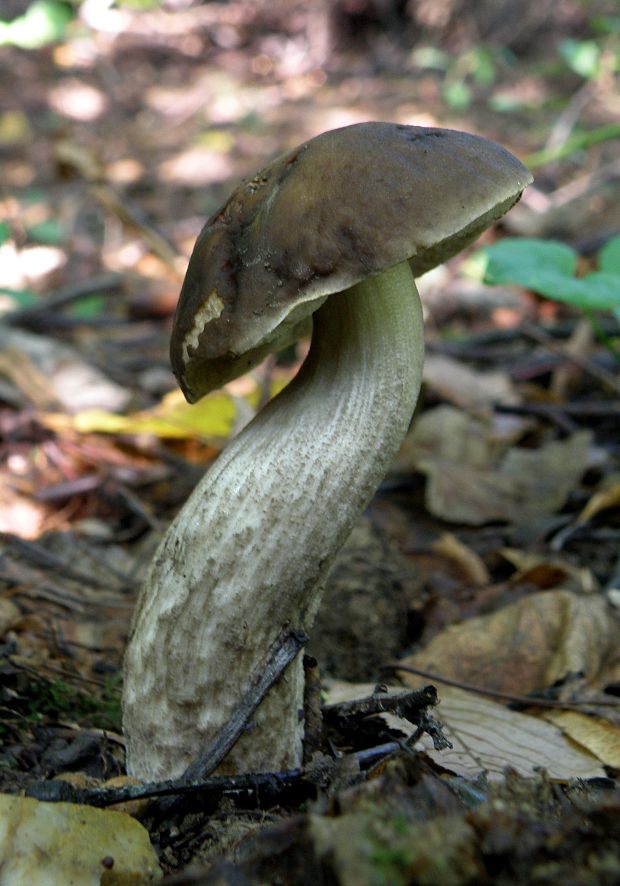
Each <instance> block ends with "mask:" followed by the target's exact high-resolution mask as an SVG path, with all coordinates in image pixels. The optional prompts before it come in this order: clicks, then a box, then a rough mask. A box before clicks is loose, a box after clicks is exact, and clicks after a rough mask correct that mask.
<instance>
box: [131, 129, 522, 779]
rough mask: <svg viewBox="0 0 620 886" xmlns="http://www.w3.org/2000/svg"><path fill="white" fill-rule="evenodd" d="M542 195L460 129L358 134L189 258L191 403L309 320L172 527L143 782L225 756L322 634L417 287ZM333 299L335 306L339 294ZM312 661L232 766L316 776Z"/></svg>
mask: <svg viewBox="0 0 620 886" xmlns="http://www.w3.org/2000/svg"><path fill="white" fill-rule="evenodd" d="M531 180H532V178H531V175H530V173H529V172H528V170H527V169H526V168H525V167H524V166H523V165H522V164H521V163H520V162H519V161H518V160H517V159H516V158H515V157H514V156H512V154H510V153H508V151H506V150H505V149H504V148H502V147H500V146H499V145H497V144H495V143H494V142H491V141H488V140H486V139H484V138H481V137H478V136H474V135H469V134H466V133H462V132H457V131H453V130H446V129H437V128H426V127H416V126H401V125H396V124H390V123H362V124H357V125H354V126H347V127H344V128H342V129H337V130H334V131H331V132H326V133H323V134H322V135H319V136H317V137H316V138H313V139H311V140H310V141H307V142H305V143H304V144H302V145H301V146H300V147H297V148H295V149H294V150H292V151H289V152H288V153H287V154H285V155H284V156H282V157H280V158H278V159H276V160H275V161H274V162H273V163H271V164H270V165H269V166H267V167H266V168H265V169H263V170H262V171H261V172H259V173H258V174H257V175H256V176H254V178H252V179H251V180H250V181H246V182H244V183H242V184H241V185H240V186H239V187H238V188H237V189H236V190H235V191H234V192H233V194H232V196H231V197H230V199H229V200H228V202H227V203H226V204H225V205H224V207H223V208H222V209H220V210H219V212H217V213H216V214H215V215H213V216H212V217H211V219H209V221H208V222H207V224H206V225H205V227H204V228H203V230H202V232H201V233H200V235H199V237H198V240H197V242H196V245H195V247H194V251H193V254H192V256H191V259H190V262H189V267H188V269H187V274H186V277H185V281H184V284H183V288H182V291H181V296H180V299H179V304H178V308H177V313H176V317H175V323H174V328H173V332H172V340H171V360H172V366H173V369H174V372H175V374H176V376H177V379H178V381H179V384H180V386H181V388H182V390H183V392H184V394H185V396H186V398H187V399H188V400H189V401H190V402H194V401H196V400H197V399H199V398H200V397H202V396H203V395H204V394H206V393H207V392H209V391H211V390H213V389H215V388H217V387H219V386H221V385H222V384H224V383H225V382H227V381H229V380H230V379H232V378H234V377H235V376H238V375H240V374H241V373H243V372H246V371H247V370H249V369H251V368H252V367H253V366H255V365H256V364H257V363H258V362H259V361H260V360H262V359H263V357H264V356H265V355H266V354H267V353H269V352H270V351H275V350H278V349H281V348H282V347H284V346H286V345H287V344H288V343H290V342H292V341H294V340H295V339H296V338H297V337H298V336H299V335H301V334H303V332H304V331H305V330H306V329H308V327H309V325H310V322H311V327H312V341H311V347H310V351H309V354H308V356H307V358H306V360H305V362H304V364H303V366H302V368H301V370H300V371H299V373H298V374H297V376H296V377H295V378H294V380H293V381H292V382H291V383H290V384H289V385H288V387H286V388H285V390H284V391H282V393H280V394H279V395H278V396H277V397H275V398H274V399H273V400H272V401H271V402H270V403H268V404H267V406H266V407H265V408H264V409H262V410H261V411H260V412H259V413H258V415H257V416H256V417H255V418H254V419H253V421H252V422H251V423H250V424H249V425H247V426H246V427H245V428H244V429H243V430H242V431H241V432H240V433H239V434H238V436H237V437H235V438H234V439H233V440H232V441H231V442H230V443H229V444H228V446H227V447H226V448H225V450H224V451H223V453H222V454H221V455H220V456H219V457H218V459H217V460H216V461H215V463H214V464H213V465H212V466H211V467H210V469H209V470H208V471H207V473H206V474H205V476H204V477H203V479H202V480H201V481H200V483H199V484H198V485H197V487H196V488H195V490H194V491H193V493H192V495H191V496H190V498H189V500H188V501H187V503H186V504H185V505H184V506H183V508H182V509H181V511H180V513H179V514H178V516H177V517H176V519H175V520H174V522H173V523H172V525H171V526H170V528H169V529H168V531H167V532H166V534H165V537H164V539H163V541H162V543H161V545H160V547H159V549H158V551H157V553H156V555H155V558H154V560H153V563H152V565H151V567H150V570H149V573H148V575H147V578H146V580H145V583H144V587H143V590H142V592H141V595H140V598H139V600H138V604H137V608H136V613H135V616H134V623H133V628H132V636H131V638H130V641H129V646H128V650H127V654H126V661H125V677H124V683H125V686H124V698H123V713H124V729H125V734H126V737H127V755H128V769H129V771H130V772H132V773H133V774H135V775H137V776H139V777H141V778H145V779H153V778H171V777H175V776H178V775H180V774H181V773H182V772H184V770H185V769H186V767H187V766H188V765H189V764H190V763H191V762H192V761H193V760H195V759H196V758H197V757H198V756H199V755H200V753H201V752H202V751H203V750H204V748H205V747H206V746H208V744H209V742H211V741H213V739H214V737H215V736H216V735H217V734H218V733H219V732H220V730H222V729H223V727H224V726H225V725H226V724H227V722H228V720H229V718H230V717H231V716H232V715H233V713H234V712H235V710H237V709H238V707H239V704H240V700H241V699H242V698H243V696H244V693H246V692H247V689H248V686H249V685H250V681H251V679H252V677H253V676H254V675H255V674H256V671H257V669H259V668H261V666H262V663H263V662H264V661H265V658H266V656H267V654H268V651H269V649H270V648H271V647H272V646H273V644H274V643H275V642H276V640H277V637H278V636H279V635H280V634H281V632H282V631H283V630H286V629H287V628H294V629H303V630H306V629H308V628H309V627H310V625H311V624H312V621H313V618H314V615H315V613H316V610H317V608H318V606H319V602H320V597H321V591H322V588H323V585H324V582H325V578H326V574H327V572H328V570H329V567H330V564H331V563H332V561H333V559H334V557H335V555H336V553H337V552H338V549H339V548H340V546H341V545H342V543H343V542H344V540H345V539H346V537H347V535H348V534H349V532H350V531H351V529H352V527H353V525H354V524H355V522H356V520H357V519H358V517H359V515H360V513H361V512H362V510H363V508H364V507H365V505H366V504H367V503H368V501H369V500H370V498H371V496H372V495H373V493H374V492H375V490H376V488H377V486H378V485H379V483H380V481H381V480H382V478H383V477H384V475H385V473H386V471H387V468H388V466H389V464H390V461H391V460H392V458H393V456H394V455H395V453H396V451H397V450H398V448H399V446H400V444H401V442H402V440H403V437H404V435H405V433H406V431H407V428H408V426H409V423H410V421H411V417H412V414H413V411H414V407H415V404H416V399H417V396H418V392H419V389H420V379H421V371H422V361H423V324H422V311H421V308H420V302H419V297H418V294H417V290H416V287H415V283H414V276H416V275H419V274H422V273H424V272H425V271H428V270H429V269H430V268H432V267H434V266H436V265H437V264H439V263H441V262H443V261H445V260H446V259H447V258H449V257H450V256H452V255H454V254H455V253H456V252H458V251H459V250H461V249H462V248H463V247H464V246H466V245H467V244H468V243H470V242H472V241H473V240H474V239H475V238H476V237H477V236H478V235H479V234H480V233H481V232H482V231H483V230H484V229H485V228H487V227H488V226H489V225H491V224H492V223H493V222H494V221H495V220H496V219H498V218H499V217H500V216H501V215H503V214H504V213H505V212H506V211H507V210H508V209H510V207H511V206H513V204H514V203H516V202H517V200H518V199H519V197H520V195H521V192H522V191H523V189H524V188H525V187H526V186H527V185H528V184H529V183H530V181H531ZM331 296H333V297H331ZM300 659H301V656H297V658H296V659H295V661H294V662H293V663H292V664H291V665H290V666H289V668H288V669H287V670H286V672H285V673H284V674H283V676H282V677H281V678H280V679H279V680H278V681H277V682H276V683H275V685H273V686H272V687H271V689H270V690H269V692H268V693H267V695H266V697H265V698H264V700H263V701H262V702H261V704H260V705H259V707H258V708H257V710H256V712H255V715H254V717H253V720H252V723H251V726H250V728H248V729H247V730H246V732H245V733H244V734H243V735H242V736H241V738H240V740H239V741H238V742H237V743H236V744H235V746H234V747H233V749H232V750H231V751H230V753H228V755H227V756H226V758H225V760H224V761H223V763H222V765H221V766H220V767H219V771H220V772H221V773H230V772H242V771H261V770H263V771H264V770H275V769H285V768H289V767H293V766H296V765H299V762H300V759H301V746H302V735H303V722H302V720H303V718H302V716H301V713H300V711H301V707H302V692H303V673H302V667H301V661H300Z"/></svg>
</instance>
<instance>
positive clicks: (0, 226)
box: [0, 221, 11, 246]
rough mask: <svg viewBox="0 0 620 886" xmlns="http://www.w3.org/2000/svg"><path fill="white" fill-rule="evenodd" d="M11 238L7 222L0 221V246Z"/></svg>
mask: <svg viewBox="0 0 620 886" xmlns="http://www.w3.org/2000/svg"><path fill="white" fill-rule="evenodd" d="M10 238H11V228H10V225H9V223H8V222H5V221H0V246H2V244H3V243H6V241H7V240H10Z"/></svg>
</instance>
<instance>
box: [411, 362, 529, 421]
mask: <svg viewBox="0 0 620 886" xmlns="http://www.w3.org/2000/svg"><path fill="white" fill-rule="evenodd" d="M424 381H425V382H426V384H427V385H428V386H429V387H430V388H432V389H433V390H434V391H435V392H436V393H437V394H438V395H439V396H440V398H441V399H442V400H446V401H447V402H449V403H453V404H454V405H455V406H460V407H461V409H466V410H470V411H472V412H476V413H482V414H484V413H488V412H490V411H491V410H492V408H493V407H494V406H495V404H496V403H511V404H515V403H519V402H520V397H519V395H518V393H517V391H516V390H515V387H514V385H513V384H512V382H511V381H510V378H509V377H508V375H507V374H506V373H505V372H480V371H479V370H477V369H472V368H471V367H470V366H467V365H466V364H465V363H461V362H460V361H459V360H455V359H454V358H453V357H446V356H444V355H440V354H427V355H426V358H425V360H424Z"/></svg>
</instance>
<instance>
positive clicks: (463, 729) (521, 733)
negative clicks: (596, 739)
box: [326, 677, 605, 780]
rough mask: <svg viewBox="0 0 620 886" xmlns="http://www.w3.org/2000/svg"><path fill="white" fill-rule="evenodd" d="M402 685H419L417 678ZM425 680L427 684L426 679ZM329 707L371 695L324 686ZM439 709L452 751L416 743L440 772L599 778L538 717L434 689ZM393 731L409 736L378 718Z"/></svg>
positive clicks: (409, 729)
mask: <svg viewBox="0 0 620 886" xmlns="http://www.w3.org/2000/svg"><path fill="white" fill-rule="evenodd" d="M407 682H411V683H413V682H417V685H422V682H421V681H420V679H419V678H417V677H411V678H407ZM426 682H428V680H427V681H426ZM326 689H327V695H328V701H329V704H335V703H337V702H342V701H350V700H352V699H355V698H364V697H365V696H367V695H371V694H372V692H373V686H372V684H359V683H345V682H344V681H342V680H338V681H336V680H334V681H328V682H327V683H326ZM439 701H440V703H439V705H438V706H437V707H436V708H434V709H433V711H432V714H433V717H435V719H437V720H438V721H439V722H440V723H441V724H442V727H443V731H444V734H445V735H446V737H447V738H449V740H450V741H451V742H452V744H453V745H454V747H453V748H452V749H449V748H448V749H446V750H443V751H436V750H435V749H434V748H433V744H432V741H431V739H430V737H429V736H427V735H424V736H423V737H422V739H421V740H420V741H419V742H418V744H417V745H416V747H417V748H421V749H423V750H424V751H425V752H426V753H427V754H428V755H429V756H430V757H432V759H433V760H435V762H436V763H438V764H439V765H440V766H442V767H443V768H444V769H448V770H450V771H452V772H454V773H455V774H456V775H462V776H464V777H466V778H476V777H477V776H479V775H480V774H481V773H482V772H485V773H486V774H487V776H488V777H489V778H490V779H492V780H498V779H501V778H503V776H504V770H505V769H506V767H510V768H511V769H515V770H516V771H517V772H518V773H519V774H521V775H526V776H531V775H534V773H535V772H536V771H537V770H539V769H545V770H546V771H547V772H548V773H549V775H551V776H552V777H553V778H558V779H561V780H568V779H571V778H596V777H602V776H604V775H605V771H604V769H603V768H602V766H601V764H600V762H599V761H598V760H597V759H596V758H595V757H594V756H592V754H590V753H588V752H587V751H585V750H583V749H581V748H578V747H574V746H573V744H572V743H571V742H570V741H569V740H567V739H566V738H565V737H564V735H563V732H562V730H561V729H559V728H558V727H556V726H554V725H553V724H551V723H547V722H545V721H544V720H541V719H539V718H538V717H535V716H531V715H529V714H522V713H519V712H517V711H511V710H510V709H509V708H506V707H505V706H504V705H501V704H498V703H497V702H494V701H490V700H489V699H485V698H482V697H481V696H479V695H476V694H474V693H473V692H464V691H463V690H461V689H456V688H453V687H451V686H441V687H440V688H439ZM382 716H383V717H384V719H385V720H386V722H387V723H388V725H389V726H390V727H391V728H393V729H398V730H399V731H401V732H403V733H405V734H406V735H407V736H409V735H412V734H413V731H414V727H413V725H412V724H411V723H408V722H407V721H406V720H402V719H401V718H399V717H395V716H393V715H391V714H386V715H382Z"/></svg>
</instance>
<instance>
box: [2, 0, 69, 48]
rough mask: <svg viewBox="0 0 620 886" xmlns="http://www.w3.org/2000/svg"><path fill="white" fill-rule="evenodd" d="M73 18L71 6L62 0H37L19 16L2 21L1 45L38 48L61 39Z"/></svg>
mask: <svg viewBox="0 0 620 886" xmlns="http://www.w3.org/2000/svg"><path fill="white" fill-rule="evenodd" d="M72 18H73V13H72V11H71V8H70V7H69V6H68V5H67V3H64V2H62V0H36V2H35V3H32V4H31V5H30V6H29V7H28V9H27V10H26V12H25V13H24V14H23V15H22V16H20V17H19V18H16V19H13V21H11V22H6V21H0V46H1V45H2V44H5V43H8V44H12V45H13V46H20V47H21V48H22V49H37V48H38V47H40V46H45V45H46V44H47V43H53V42H54V41H55V40H61V39H62V38H63V37H64V34H65V30H66V26H67V24H68V22H69V21H70V20H71V19H72Z"/></svg>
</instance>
